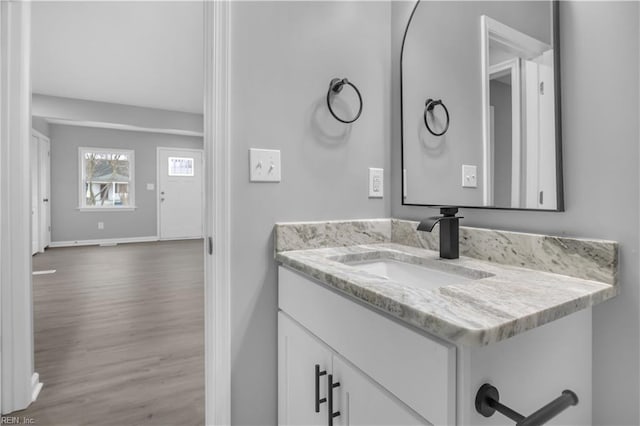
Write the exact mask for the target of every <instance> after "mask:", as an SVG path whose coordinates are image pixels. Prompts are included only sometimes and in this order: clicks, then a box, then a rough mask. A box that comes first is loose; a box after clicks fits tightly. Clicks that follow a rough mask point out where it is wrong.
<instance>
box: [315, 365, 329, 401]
mask: <svg viewBox="0 0 640 426" xmlns="http://www.w3.org/2000/svg"><path fill="white" fill-rule="evenodd" d="M325 374H327V370H322V371H320V364H316V376H315V377H316V398H315V404H316V413H319V412H320V404H322V403H325V402H327V398H322V399H321V398H320V377H322V376H324V375H325Z"/></svg>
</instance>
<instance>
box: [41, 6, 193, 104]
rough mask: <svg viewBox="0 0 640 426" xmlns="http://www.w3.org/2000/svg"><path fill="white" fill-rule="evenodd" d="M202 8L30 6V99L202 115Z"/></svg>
mask: <svg viewBox="0 0 640 426" xmlns="http://www.w3.org/2000/svg"><path fill="white" fill-rule="evenodd" d="M202 9H203V2H197V1H193V2H189V1H171V2H148V1H145V2H139V1H138V2H134V1H126V2H120V1H118V2H116V1H110V2H96V1H81V2H77V1H74V2H57V1H56V2H34V3H33V4H32V41H31V44H32V63H31V67H32V85H33V92H34V93H40V94H45V95H54V96H63V97H68V98H78V99H86V100H93V101H102V102H112V103H118V104H126V105H135V106H143V107H150V108H161V109H167V110H173V111H184V112H193V113H202V103H203V101H202V99H203V98H202V94H203V69H202V68H203V38H204V35H203V11H202Z"/></svg>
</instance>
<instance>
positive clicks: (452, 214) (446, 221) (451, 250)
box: [418, 207, 462, 259]
mask: <svg viewBox="0 0 640 426" xmlns="http://www.w3.org/2000/svg"><path fill="white" fill-rule="evenodd" d="M456 213H458V208H457V207H440V214H442V216H433V217H429V218H427V219H424V220H423V221H421V222H420V223H419V224H418V231H426V232H431V231H432V230H433V227H434V226H436V223H438V222H440V257H442V258H444V259H457V258H458V257H460V256H459V254H458V246H459V244H458V230H459V228H460V219H462V216H456Z"/></svg>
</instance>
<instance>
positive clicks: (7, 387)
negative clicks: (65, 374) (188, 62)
mask: <svg viewBox="0 0 640 426" xmlns="http://www.w3.org/2000/svg"><path fill="white" fill-rule="evenodd" d="M31 6H32V3H29V2H2V7H1V8H0V22H2V26H3V28H5V29H6V28H10V30H11V37H7V38H6V39H3V43H1V44H0V58H1V59H2V60H1V61H0V64H1V65H2V70H3V71H6V72H2V73H0V80H2V81H1V83H2V86H3V87H9V88H12V90H9V91H7V92H6V93H5V94H4V96H2V97H1V98H0V104H1V105H0V127H1V128H2V129H3V133H2V135H0V159H1V158H5V160H6V158H7V157H6V155H5V154H7V153H9V152H10V153H12V156H11V161H10V162H6V161H4V162H3V166H4V167H2V168H0V179H1V180H2V181H3V182H5V185H2V186H1V187H0V200H1V201H0V215H2V217H4V218H5V219H6V220H3V221H2V226H0V241H2V250H3V256H0V270H2V271H4V272H5V273H3V274H1V276H0V287H1V288H2V292H1V295H2V299H1V303H2V308H3V309H2V311H1V313H2V319H1V320H2V325H3V329H4V330H5V331H7V332H6V333H3V334H2V336H1V337H2V345H3V347H7V348H11V351H3V352H2V353H1V354H0V356H1V370H0V373H3V372H7V371H11V372H12V374H2V375H1V376H0V379H1V381H2V386H1V388H2V393H1V397H2V400H1V404H0V409H1V412H2V413H3V414H7V413H12V412H15V411H17V410H22V409H24V408H25V407H29V405H30V404H31V402H32V401H34V400H35V399H36V397H37V395H38V394H37V391H38V390H39V388H40V387H41V386H42V384H41V383H40V382H39V379H38V373H37V372H36V370H35V369H34V363H33V356H34V350H33V328H32V320H31V317H32V307H33V298H32V294H31V253H30V250H31V247H30V246H31V238H30V227H31V223H30V200H29V198H25V195H24V194H29V193H30V184H29V182H30V176H29V162H30V155H29V154H30V136H31V125H30V121H31V120H30V117H29V109H30V91H29V86H30V84H29V81H30V70H31V69H32V68H33V66H32V65H31V63H30V60H29V57H30V55H31V48H30V45H31V43H30V38H31V37H30V32H31V28H32V27H33V25H32V24H31V22H32V17H31V15H32V13H31ZM229 9H230V6H229V3H228V2H204V14H203V15H204V22H205V37H204V40H205V49H204V52H205V62H204V68H205V73H204V76H205V78H204V83H205V88H204V93H205V98H204V101H205V108H204V112H205V114H204V129H205V130H204V139H205V144H204V146H205V149H204V152H205V157H206V159H205V163H206V164H207V165H208V166H210V167H207V169H206V177H205V194H207V196H206V199H205V202H206V207H205V209H206V221H205V229H206V232H205V234H206V235H215V236H216V238H215V239H212V238H209V244H208V247H209V250H208V256H205V262H204V263H205V293H204V303H205V324H206V328H205V331H206V336H205V353H206V356H205V364H206V366H205V373H206V404H205V406H206V419H207V420H206V423H207V424H229V422H230V405H231V402H230V381H231V374H230V371H231V352H230V336H229V332H230V211H229V204H230V191H229V185H230V182H229V180H230V171H229V162H230V139H229V115H228V114H229V113H228V111H229V97H230V96H229V93H228V87H229V69H228V62H229V50H230V27H229V21H230V17H229V13H230V12H229ZM8 23H11V25H10V26H9V25H8ZM1 36H2V37H3V38H4V37H5V36H7V34H5V33H3V34H2V35H1ZM9 69H10V70H11V71H12V72H8V71H7V70H9ZM14 89H15V90H14ZM9 111H11V114H9ZM16 200H20V202H15V201H16ZM8 271H11V273H10V274H9V273H8ZM14 307H15V309H14Z"/></svg>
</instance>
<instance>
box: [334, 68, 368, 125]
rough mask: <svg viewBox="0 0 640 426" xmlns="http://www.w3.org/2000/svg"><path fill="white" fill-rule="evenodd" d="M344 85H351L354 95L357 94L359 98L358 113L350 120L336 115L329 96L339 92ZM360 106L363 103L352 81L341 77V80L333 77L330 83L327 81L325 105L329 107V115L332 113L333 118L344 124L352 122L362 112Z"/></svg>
mask: <svg viewBox="0 0 640 426" xmlns="http://www.w3.org/2000/svg"><path fill="white" fill-rule="evenodd" d="M345 85H349V86H351V87H352V88H353V90H355V92H356V95H358V99H359V100H360V109H359V110H358V113H357V114H356V116H355V117H353V119H352V120H343V119H342V118H340V117H338V116H337V115H336V113H335V112H333V108H331V96H332V95H336V94H338V93H340V92H341V91H342V89H343V88H344V86H345ZM362 106H363V103H362V96H361V95H360V91H359V90H358V88H357V87H356V86H355V85H354V84H353V83H352V82H350V81H349V80H347V79H346V78H343V79H342V80H341V79H339V78H334V79H333V80H331V83H329V91H328V92H327V107H329V112H330V113H331V115H333V118H335V119H336V120H338V121H340V122H342V123H345V124H350V123H353V122H354V121H356V120H357V119H358V118H360V114H362Z"/></svg>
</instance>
